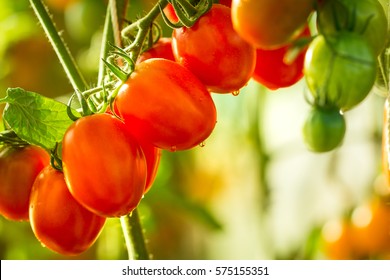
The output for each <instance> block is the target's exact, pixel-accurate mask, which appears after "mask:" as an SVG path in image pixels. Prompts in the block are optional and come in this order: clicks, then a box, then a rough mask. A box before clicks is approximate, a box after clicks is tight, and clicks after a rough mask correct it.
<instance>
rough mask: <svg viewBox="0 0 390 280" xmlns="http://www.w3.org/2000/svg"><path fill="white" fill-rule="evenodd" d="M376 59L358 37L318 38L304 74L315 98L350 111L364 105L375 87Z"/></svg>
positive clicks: (306, 62)
mask: <svg viewBox="0 0 390 280" xmlns="http://www.w3.org/2000/svg"><path fill="white" fill-rule="evenodd" d="M376 64H377V62H376V57H375V54H374V52H373V50H372V48H371V47H370V46H369V45H368V43H367V42H366V41H364V40H363V39H362V37H361V36H360V35H358V34H355V33H352V32H338V33H336V34H335V35H332V36H326V37H325V36H323V35H319V36H317V37H316V38H315V39H314V40H313V41H312V42H311V43H310V46H309V48H308V50H307V52H306V57H305V65H304V73H305V79H306V83H307V85H308V87H309V89H310V92H311V93H312V95H313V97H314V98H316V99H320V100H327V101H328V102H330V103H332V104H334V105H337V107H339V108H340V109H341V110H342V111H347V110H350V109H351V108H353V107H354V106H356V105H357V104H359V103H360V102H361V101H363V99H364V98H366V96H367V95H368V93H369V92H370V90H371V89H372V87H373V85H374V83H375V77H376V69H377V68H376V67H377V66H376Z"/></svg>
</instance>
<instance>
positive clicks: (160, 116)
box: [114, 58, 216, 151]
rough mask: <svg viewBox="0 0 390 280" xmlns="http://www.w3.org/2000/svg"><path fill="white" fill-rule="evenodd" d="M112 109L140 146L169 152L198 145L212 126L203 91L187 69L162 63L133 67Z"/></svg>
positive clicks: (208, 99) (213, 119)
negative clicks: (144, 145) (145, 145)
mask: <svg viewBox="0 0 390 280" xmlns="http://www.w3.org/2000/svg"><path fill="white" fill-rule="evenodd" d="M114 107H115V110H117V113H118V115H119V116H120V117H121V118H122V119H123V120H124V122H125V124H126V125H127V126H128V128H129V130H131V131H132V134H133V135H134V136H135V137H136V138H137V139H138V141H139V142H140V143H142V142H146V143H151V144H152V145H154V146H156V147H159V148H161V149H166V150H171V151H176V150H186V149H190V148H192V147H194V146H196V145H199V144H200V143H202V142H203V141H204V140H205V139H206V138H207V137H208V136H209V135H210V134H211V132H212V131H213V129H214V127H215V124H216V109H215V105H214V102H213V100H212V98H211V95H210V93H209V92H208V91H207V89H206V87H205V86H204V85H203V84H202V83H201V82H200V81H199V79H198V78H196V77H195V76H194V75H193V74H192V73H191V72H190V71H189V70H188V69H186V68H184V67H183V66H181V65H179V64H178V63H176V62H173V61H170V60H166V59H159V58H152V59H148V60H145V61H144V62H142V63H140V64H137V66H136V67H135V70H134V72H133V73H132V74H131V75H130V77H129V79H128V80H127V81H126V83H124V84H123V85H122V86H121V88H120V89H119V92H118V95H117V96H116V98H115V101H114Z"/></svg>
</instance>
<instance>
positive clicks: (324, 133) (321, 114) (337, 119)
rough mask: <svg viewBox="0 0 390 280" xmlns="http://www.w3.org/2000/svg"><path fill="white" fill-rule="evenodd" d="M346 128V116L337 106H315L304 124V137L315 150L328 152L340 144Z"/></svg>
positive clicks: (311, 148) (309, 146)
mask: <svg viewBox="0 0 390 280" xmlns="http://www.w3.org/2000/svg"><path fill="white" fill-rule="evenodd" d="M345 130H346V124H345V118H344V116H343V115H342V114H340V111H339V110H338V109H337V108H322V107H319V106H314V107H313V108H312V110H311V111H310V112H309V114H308V116H307V119H306V121H305V123H304V126H303V138H304V141H305V143H306V145H307V146H308V148H309V149H310V150H312V151H314V152H328V151H331V150H333V149H334V148H336V147H337V146H339V145H340V144H341V142H342V140H343V138H344V134H345Z"/></svg>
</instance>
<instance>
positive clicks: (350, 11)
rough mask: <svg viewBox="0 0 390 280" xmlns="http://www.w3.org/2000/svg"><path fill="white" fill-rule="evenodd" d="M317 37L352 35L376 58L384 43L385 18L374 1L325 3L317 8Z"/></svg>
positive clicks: (385, 33)
mask: <svg viewBox="0 0 390 280" xmlns="http://www.w3.org/2000/svg"><path fill="white" fill-rule="evenodd" d="M317 25H318V29H319V32H320V33H323V34H326V35H332V34H335V33H336V32H339V31H342V30H344V31H350V32H355V33H358V34H360V35H362V36H363V37H364V39H365V40H366V41H367V42H368V43H369V44H370V46H372V48H373V49H374V52H375V54H376V55H379V54H380V53H381V51H382V50H383V48H384V46H385V43H386V40H387V18H386V14H385V11H384V9H383V7H382V5H381V4H380V3H379V2H378V0H328V1H323V3H322V4H320V5H319V8H318V17H317Z"/></svg>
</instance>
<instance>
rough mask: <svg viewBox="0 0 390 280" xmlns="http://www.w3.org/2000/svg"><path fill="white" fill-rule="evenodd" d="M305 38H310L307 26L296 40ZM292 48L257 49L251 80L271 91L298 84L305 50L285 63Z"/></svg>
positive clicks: (291, 45) (289, 46) (290, 45)
mask: <svg viewBox="0 0 390 280" xmlns="http://www.w3.org/2000/svg"><path fill="white" fill-rule="evenodd" d="M307 37H310V29H309V27H308V26H306V28H305V29H304V30H303V31H302V33H301V34H300V35H299V36H298V39H299V38H307ZM292 48H294V45H293V44H288V45H286V46H283V47H281V48H278V49H274V50H265V49H257V50H256V67H255V71H254V72H253V75H252V77H253V79H255V80H256V81H257V82H259V83H261V84H262V85H264V86H266V87H267V88H269V89H272V90H276V89H278V88H282V87H289V86H292V85H294V84H295V83H296V82H298V81H299V80H300V79H301V78H302V77H303V64H304V60H305V54H306V49H307V48H306V47H304V49H303V50H300V52H299V53H298V54H297V55H296V57H294V58H293V60H292V61H287V59H288V57H287V56H288V52H289V51H290V50H291V49H292Z"/></svg>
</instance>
